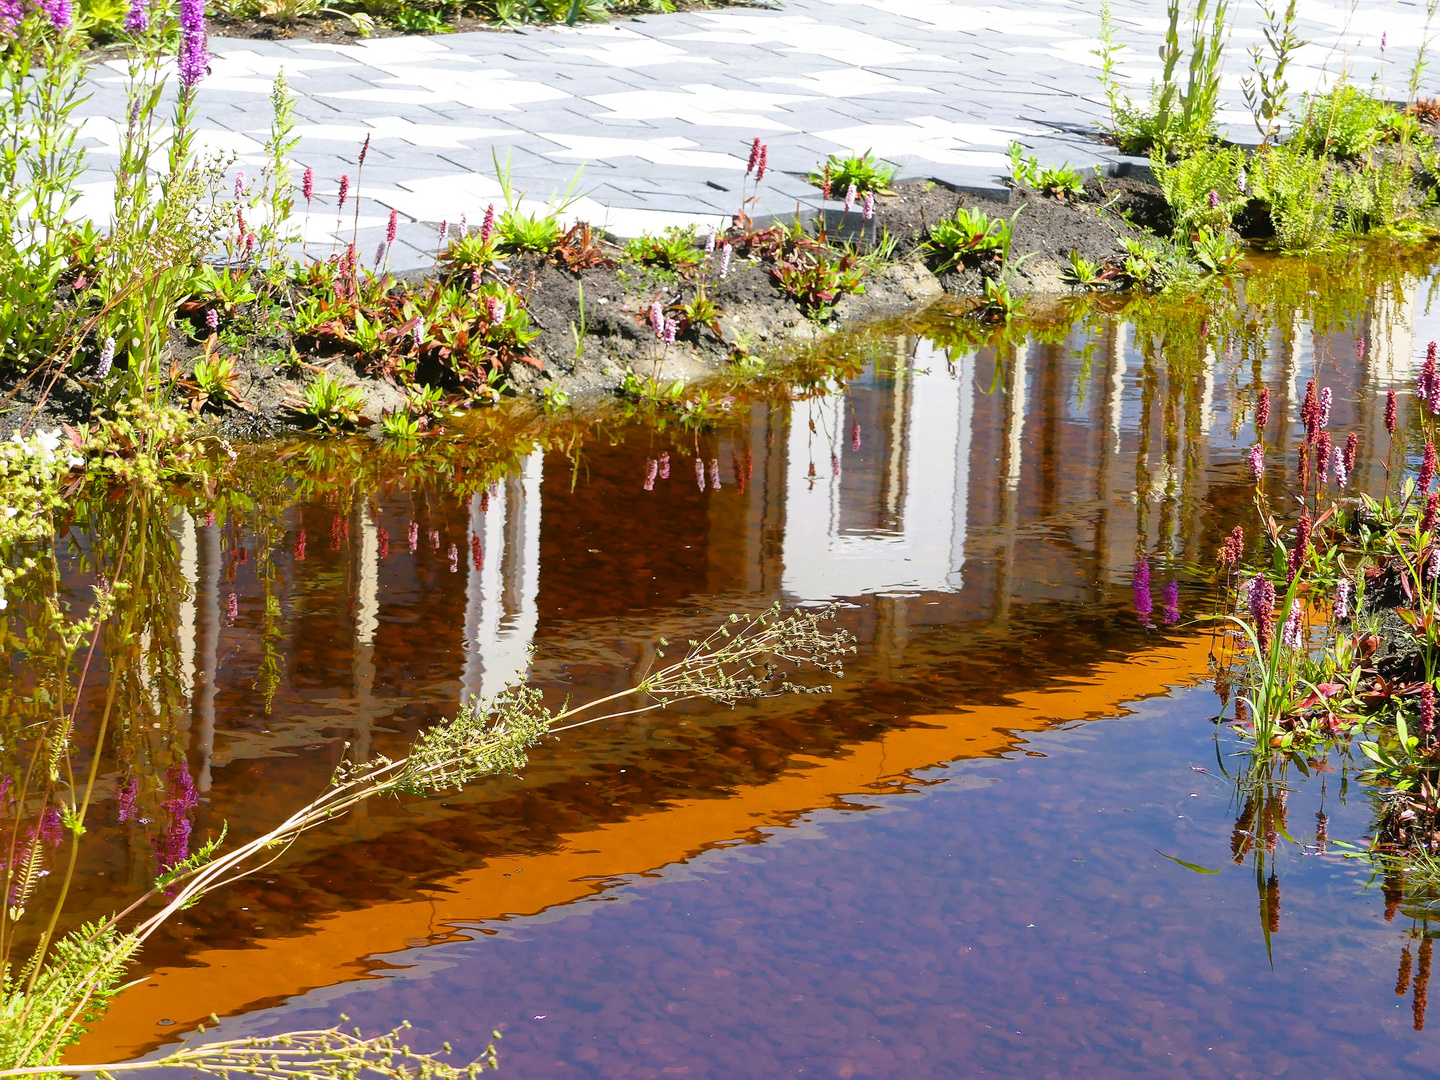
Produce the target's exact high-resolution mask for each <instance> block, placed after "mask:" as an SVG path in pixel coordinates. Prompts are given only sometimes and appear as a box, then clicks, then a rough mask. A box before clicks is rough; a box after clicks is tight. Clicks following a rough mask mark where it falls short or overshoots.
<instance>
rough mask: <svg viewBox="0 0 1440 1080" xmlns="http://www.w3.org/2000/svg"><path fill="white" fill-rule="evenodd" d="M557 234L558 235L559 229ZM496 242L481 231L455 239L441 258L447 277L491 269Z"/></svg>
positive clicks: (468, 233)
mask: <svg viewBox="0 0 1440 1080" xmlns="http://www.w3.org/2000/svg"><path fill="white" fill-rule="evenodd" d="M497 224H498V223H497ZM557 224H558V223H557ZM556 233H557V235H558V233H559V229H558V228H557V229H556ZM496 240H497V238H496V237H495V236H493V235H491V236H485V235H483V234H482V233H481V231H480V230H479V229H471V230H469V231H467V232H466V233H465V234H464V235H461V236H457V237H455V238H454V239H453V240H451V241H450V246H449V247H447V248H446V249H445V251H444V253H443V254H441V256H440V267H441V269H442V270H444V272H445V274H446V276H447V277H458V276H462V275H471V274H476V273H479V272H480V271H482V270H487V269H489V268H490V267H491V266H492V265H494V263H495V256H496V252H495V244H496ZM542 242H543V238H542ZM547 250H548V249H547Z"/></svg>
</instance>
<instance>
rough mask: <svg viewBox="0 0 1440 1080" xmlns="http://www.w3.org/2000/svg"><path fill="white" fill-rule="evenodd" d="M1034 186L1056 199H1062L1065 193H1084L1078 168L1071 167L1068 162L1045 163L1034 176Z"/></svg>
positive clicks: (1083, 184) (1074, 194) (1071, 194)
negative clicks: (1062, 163) (1057, 163)
mask: <svg viewBox="0 0 1440 1080" xmlns="http://www.w3.org/2000/svg"><path fill="white" fill-rule="evenodd" d="M1035 188H1036V190H1038V191H1043V192H1046V193H1047V194H1050V195H1053V196H1055V198H1057V199H1064V198H1065V196H1067V195H1070V196H1078V195H1084V194H1085V182H1084V179H1083V178H1082V177H1081V175H1080V170H1079V169H1072V168H1071V167H1070V164H1069V163H1068V162H1067V163H1065V164H1064V165H1047V166H1046V167H1045V168H1043V169H1041V170H1040V173H1039V175H1037V176H1036V177H1035Z"/></svg>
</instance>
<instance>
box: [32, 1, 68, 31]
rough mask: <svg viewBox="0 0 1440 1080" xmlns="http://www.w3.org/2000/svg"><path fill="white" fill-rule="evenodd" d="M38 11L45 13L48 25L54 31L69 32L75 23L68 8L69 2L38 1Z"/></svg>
mask: <svg viewBox="0 0 1440 1080" xmlns="http://www.w3.org/2000/svg"><path fill="white" fill-rule="evenodd" d="M40 9H41V10H42V11H44V12H45V15H46V17H47V18H48V19H49V20H50V25H51V26H53V27H54V28H55V29H56V30H60V31H62V32H63V31H65V30H69V29H70V27H71V26H72V25H74V23H75V12H74V10H73V9H72V8H71V6H70V0H40Z"/></svg>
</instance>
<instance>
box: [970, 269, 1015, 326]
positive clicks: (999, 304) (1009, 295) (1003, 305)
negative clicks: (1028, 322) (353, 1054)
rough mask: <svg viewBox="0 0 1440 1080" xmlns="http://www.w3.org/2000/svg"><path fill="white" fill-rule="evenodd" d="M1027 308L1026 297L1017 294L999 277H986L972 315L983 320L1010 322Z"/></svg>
mask: <svg viewBox="0 0 1440 1080" xmlns="http://www.w3.org/2000/svg"><path fill="white" fill-rule="evenodd" d="M1024 310H1025V298H1024V297H1023V296H1016V295H1015V293H1014V292H1013V290H1011V288H1010V285H1009V283H1008V282H1006V281H1002V280H1001V279H999V278H986V279H985V285H984V289H983V292H982V295H981V299H980V303H979V304H978V305H976V307H975V308H974V310H973V311H972V312H971V315H972V316H973V317H974V318H977V319H980V320H981V321H983V322H999V323H1008V322H1010V321H1011V320H1012V319H1014V318H1016V317H1017V316H1018V315H1019V314H1020V313H1021V312H1022V311H1024Z"/></svg>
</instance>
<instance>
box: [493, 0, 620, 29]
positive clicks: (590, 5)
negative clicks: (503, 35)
mask: <svg viewBox="0 0 1440 1080" xmlns="http://www.w3.org/2000/svg"><path fill="white" fill-rule="evenodd" d="M489 6H490V7H491V8H492V9H493V10H494V12H495V18H496V19H497V20H499V22H500V23H501V24H502V25H504V26H522V25H524V24H525V23H535V22H563V23H565V24H566V25H567V26H574V25H575V24H576V23H578V22H582V21H584V22H604V21H605V20H606V19H607V18H608V17H609V14H610V0H491V3H490V5H489ZM640 6H641V7H642V8H643V7H644V5H643V4H642V5H640Z"/></svg>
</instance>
